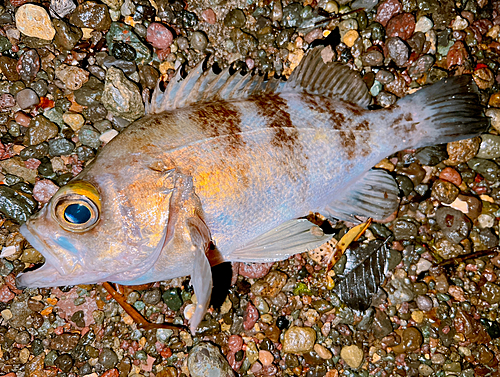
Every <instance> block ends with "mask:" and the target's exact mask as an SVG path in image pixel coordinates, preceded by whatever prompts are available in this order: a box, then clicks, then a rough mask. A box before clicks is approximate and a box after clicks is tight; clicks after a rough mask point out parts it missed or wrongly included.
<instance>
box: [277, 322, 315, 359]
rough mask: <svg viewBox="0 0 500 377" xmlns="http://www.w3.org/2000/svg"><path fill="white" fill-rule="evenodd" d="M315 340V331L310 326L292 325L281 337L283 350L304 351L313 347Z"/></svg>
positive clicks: (291, 351)
mask: <svg viewBox="0 0 500 377" xmlns="http://www.w3.org/2000/svg"><path fill="white" fill-rule="evenodd" d="M315 342H316V331H314V329H312V328H310V327H300V326H292V327H290V328H289V329H288V330H287V331H286V333H285V335H284V337H283V343H282V344H283V351H284V352H290V353H304V352H309V351H311V350H312V349H313V347H314V343H315Z"/></svg>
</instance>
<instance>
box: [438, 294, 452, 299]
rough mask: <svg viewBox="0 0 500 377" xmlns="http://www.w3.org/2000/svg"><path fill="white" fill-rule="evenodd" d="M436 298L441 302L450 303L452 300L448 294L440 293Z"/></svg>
mask: <svg viewBox="0 0 500 377" xmlns="http://www.w3.org/2000/svg"><path fill="white" fill-rule="evenodd" d="M436 298H437V299H438V300H439V301H448V300H450V299H451V296H450V295H448V294H446V293H438V294H436Z"/></svg>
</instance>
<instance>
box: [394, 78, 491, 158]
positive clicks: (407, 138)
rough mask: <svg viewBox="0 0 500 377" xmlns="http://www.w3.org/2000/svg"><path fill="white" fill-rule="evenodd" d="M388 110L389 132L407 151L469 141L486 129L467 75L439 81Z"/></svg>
mask: <svg viewBox="0 0 500 377" xmlns="http://www.w3.org/2000/svg"><path fill="white" fill-rule="evenodd" d="M387 110H388V111H390V112H391V114H393V115H392V121H393V122H392V129H393V130H394V132H395V134H396V135H399V136H400V137H401V140H402V141H403V144H405V145H406V147H407V148H418V147H424V146H428V145H434V144H440V143H449V142H451V141H457V140H461V139H466V138H470V137H473V136H477V135H478V134H480V133H481V132H484V131H485V130H486V127H487V126H488V118H486V117H485V115H484V112H483V106H481V104H480V101H479V92H478V88H477V86H476V84H475V83H474V81H473V79H472V77H471V76H470V75H463V76H454V77H451V78H448V79H444V80H441V81H439V82H437V83H435V84H433V85H431V86H428V87H426V88H423V89H420V90H418V91H417V92H415V93H413V94H410V95H408V96H406V97H404V98H403V99H401V100H400V101H398V102H397V104H396V105H395V106H394V107H392V108H390V109H387ZM399 149H401V148H399Z"/></svg>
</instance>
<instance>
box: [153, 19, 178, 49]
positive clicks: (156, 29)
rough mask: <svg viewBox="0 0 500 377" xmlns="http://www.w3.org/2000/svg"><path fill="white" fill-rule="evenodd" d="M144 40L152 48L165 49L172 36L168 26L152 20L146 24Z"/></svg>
mask: <svg viewBox="0 0 500 377" xmlns="http://www.w3.org/2000/svg"><path fill="white" fill-rule="evenodd" d="M146 40H147V41H148V42H149V43H151V45H152V46H153V47H154V48H158V49H165V48H168V47H170V45H171V44H172V42H173V40H174V37H173V35H172V32H171V31H170V30H169V29H168V27H166V26H165V25H163V24H160V23H158V22H152V23H150V24H149V26H148V29H147V35H146Z"/></svg>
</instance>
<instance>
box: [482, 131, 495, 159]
mask: <svg viewBox="0 0 500 377" xmlns="http://www.w3.org/2000/svg"><path fill="white" fill-rule="evenodd" d="M476 157H478V158H486V159H490V158H498V157H500V136H498V135H490V134H485V135H481V145H480V146H479V151H478V152H477V155H476Z"/></svg>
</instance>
